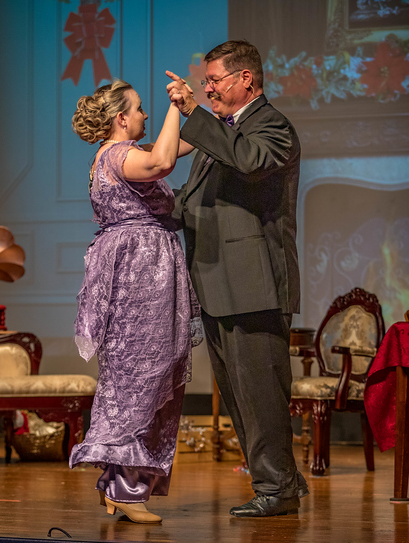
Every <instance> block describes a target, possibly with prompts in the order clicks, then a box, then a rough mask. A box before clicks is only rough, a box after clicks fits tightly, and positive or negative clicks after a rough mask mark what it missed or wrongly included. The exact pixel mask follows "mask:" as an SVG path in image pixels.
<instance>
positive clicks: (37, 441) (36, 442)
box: [13, 422, 65, 462]
mask: <svg viewBox="0 0 409 543" xmlns="http://www.w3.org/2000/svg"><path fill="white" fill-rule="evenodd" d="M48 425H52V426H53V427H54V428H55V432H53V433H52V434H47V435H40V436H38V435H36V434H31V433H26V434H20V435H14V438H13V441H14V442H13V446H14V448H15V450H16V452H17V454H18V455H19V457H20V458H21V460H24V461H26V462H33V461H45V462H52V461H57V462H61V461H62V460H65V455H64V451H63V441H64V433H65V424H64V423H63V422H49V423H48Z"/></svg>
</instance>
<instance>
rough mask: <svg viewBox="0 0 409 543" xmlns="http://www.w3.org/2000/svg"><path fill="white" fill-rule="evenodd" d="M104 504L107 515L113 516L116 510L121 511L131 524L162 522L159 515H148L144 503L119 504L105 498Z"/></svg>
mask: <svg viewBox="0 0 409 543" xmlns="http://www.w3.org/2000/svg"><path fill="white" fill-rule="evenodd" d="M105 503H106V506H107V513H108V514H109V515H115V513H116V510H117V509H119V511H122V513H124V515H126V516H127V517H128V518H129V519H130V520H132V522H138V523H139V524H153V523H158V522H162V519H161V517H160V516H159V515H154V514H153V513H150V512H149V511H148V510H147V509H146V507H145V504H144V503H121V502H113V501H112V500H110V499H109V498H107V497H106V496H105Z"/></svg>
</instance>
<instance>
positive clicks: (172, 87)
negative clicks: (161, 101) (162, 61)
mask: <svg viewBox="0 0 409 543" xmlns="http://www.w3.org/2000/svg"><path fill="white" fill-rule="evenodd" d="M166 75H167V76H168V77H170V78H171V79H172V83H169V85H168V86H167V87H166V90H167V91H168V95H169V98H170V101H171V102H172V103H174V104H175V105H176V106H177V107H178V109H179V111H180V112H181V114H182V115H183V116H184V117H189V115H190V114H191V113H192V111H193V110H194V109H195V107H196V106H197V103H196V101H195V99H194V97H193V91H192V89H191V88H190V87H189V85H188V84H187V83H186V81H185V80H184V79H182V78H181V77H179V76H178V75H176V74H174V73H173V72H170V71H169V70H166Z"/></svg>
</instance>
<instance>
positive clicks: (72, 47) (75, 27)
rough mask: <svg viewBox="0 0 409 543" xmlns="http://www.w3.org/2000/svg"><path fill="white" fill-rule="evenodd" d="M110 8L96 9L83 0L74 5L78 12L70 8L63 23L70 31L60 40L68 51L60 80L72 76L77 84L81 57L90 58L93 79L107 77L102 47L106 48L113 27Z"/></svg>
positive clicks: (96, 84)
mask: <svg viewBox="0 0 409 543" xmlns="http://www.w3.org/2000/svg"><path fill="white" fill-rule="evenodd" d="M114 24H115V19H114V18H113V16H112V14H111V12H110V11H109V9H108V8H105V9H103V10H102V11H101V12H100V13H98V12H97V5H96V4H86V5H83V6H79V7H78V13H73V12H71V13H70V14H69V15H68V19H67V22H66V23H65V27H64V31H65V32H71V34H70V35H69V36H67V37H66V38H64V43H65V45H66V46H67V47H68V49H69V51H70V52H71V53H72V57H71V58H70V60H69V62H68V64H67V66H66V68H65V71H64V73H63V75H62V77H61V80H62V81H63V80H64V79H72V80H73V83H74V85H78V81H79V79H80V76H81V71H82V67H83V64H84V60H86V59H91V60H92V67H93V71H94V83H95V86H96V87H97V86H98V83H99V82H100V81H101V80H102V79H111V73H110V71H109V67H108V64H107V62H106V60H105V57H104V53H103V52H102V47H104V48H105V49H107V48H108V47H109V45H110V43H111V40H112V36H113V35H114V32H115V29H114V28H113V26H112V25H114Z"/></svg>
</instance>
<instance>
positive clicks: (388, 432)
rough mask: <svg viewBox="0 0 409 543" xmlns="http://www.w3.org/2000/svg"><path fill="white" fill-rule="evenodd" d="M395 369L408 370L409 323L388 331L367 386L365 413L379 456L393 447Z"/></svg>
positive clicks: (370, 372)
mask: <svg viewBox="0 0 409 543" xmlns="http://www.w3.org/2000/svg"><path fill="white" fill-rule="evenodd" d="M397 366H402V367H406V368H409V322H397V323H395V324H393V325H392V326H391V327H390V328H389V330H388V331H387V333H386V334H385V337H384V338H383V341H382V343H381V346H380V347H379V350H378V353H377V355H376V357H375V359H374V361H373V363H372V366H371V368H370V370H369V374H368V380H367V382H366V387H365V397H364V399H365V409H366V413H367V415H368V420H369V424H370V425H371V428H372V431H373V434H374V438H375V440H376V442H377V444H378V447H379V449H380V451H381V452H383V451H386V450H387V449H391V448H392V447H394V446H395V410H396V371H395V369H396V367H397Z"/></svg>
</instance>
